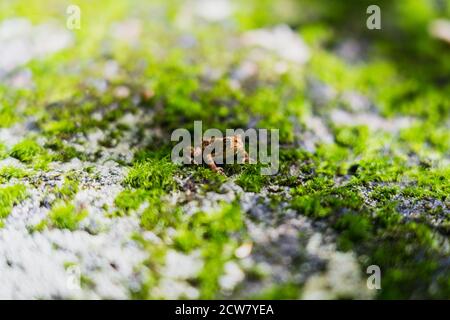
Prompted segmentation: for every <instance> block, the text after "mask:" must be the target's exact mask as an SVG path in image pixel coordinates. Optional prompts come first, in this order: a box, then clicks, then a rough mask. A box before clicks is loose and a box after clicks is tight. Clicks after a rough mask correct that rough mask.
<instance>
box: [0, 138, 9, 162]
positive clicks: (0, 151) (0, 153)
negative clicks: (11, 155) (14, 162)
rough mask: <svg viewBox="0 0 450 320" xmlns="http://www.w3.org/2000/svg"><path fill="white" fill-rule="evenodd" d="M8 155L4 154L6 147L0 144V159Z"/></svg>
mask: <svg viewBox="0 0 450 320" xmlns="http://www.w3.org/2000/svg"><path fill="white" fill-rule="evenodd" d="M7 155H8V153H7V152H6V146H5V145H4V144H3V143H1V142H0V159H3V158H6V157H7Z"/></svg>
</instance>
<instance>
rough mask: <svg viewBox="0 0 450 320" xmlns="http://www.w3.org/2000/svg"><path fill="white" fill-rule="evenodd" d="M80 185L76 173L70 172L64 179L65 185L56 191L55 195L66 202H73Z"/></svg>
mask: <svg viewBox="0 0 450 320" xmlns="http://www.w3.org/2000/svg"><path fill="white" fill-rule="evenodd" d="M78 184H79V182H78V176H77V174H76V172H69V173H67V174H66V175H65V177H64V182H63V185H62V186H61V187H60V188H56V189H55V194H56V195H58V197H59V198H60V199H63V200H64V201H69V200H72V199H73V198H74V197H75V195H76V194H77V192H78Z"/></svg>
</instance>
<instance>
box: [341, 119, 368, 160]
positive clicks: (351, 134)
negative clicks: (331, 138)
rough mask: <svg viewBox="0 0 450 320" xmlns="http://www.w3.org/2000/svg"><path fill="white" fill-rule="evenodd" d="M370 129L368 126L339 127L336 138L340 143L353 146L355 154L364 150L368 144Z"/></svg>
mask: <svg viewBox="0 0 450 320" xmlns="http://www.w3.org/2000/svg"><path fill="white" fill-rule="evenodd" d="M368 137H369V130H368V128H367V126H356V127H338V128H337V129H336V130H335V139H336V142H337V143H338V144H339V145H342V146H345V147H351V148H352V149H353V151H354V153H355V154H360V153H361V152H363V151H364V150H365V148H366V145H367V139H368Z"/></svg>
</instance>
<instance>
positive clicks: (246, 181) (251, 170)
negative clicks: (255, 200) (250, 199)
mask: <svg viewBox="0 0 450 320" xmlns="http://www.w3.org/2000/svg"><path fill="white" fill-rule="evenodd" d="M242 166H243V168H242V169H241V170H242V172H241V173H240V174H239V177H238V178H237V179H236V184H237V185H239V186H241V187H242V188H243V189H244V190H245V191H248V192H259V191H261V189H262V188H263V187H264V186H265V185H266V184H267V182H268V180H269V177H268V176H265V175H262V174H261V165H251V164H249V165H242Z"/></svg>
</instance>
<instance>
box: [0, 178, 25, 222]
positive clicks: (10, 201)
mask: <svg viewBox="0 0 450 320" xmlns="http://www.w3.org/2000/svg"><path fill="white" fill-rule="evenodd" d="M26 197H27V192H26V188H25V186H23V185H14V186H9V187H4V188H0V219H4V218H6V217H7V216H8V215H9V214H10V213H11V210H12V208H13V206H15V205H17V204H19V203H20V202H21V201H23V200H24V199H25V198H26Z"/></svg>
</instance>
